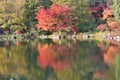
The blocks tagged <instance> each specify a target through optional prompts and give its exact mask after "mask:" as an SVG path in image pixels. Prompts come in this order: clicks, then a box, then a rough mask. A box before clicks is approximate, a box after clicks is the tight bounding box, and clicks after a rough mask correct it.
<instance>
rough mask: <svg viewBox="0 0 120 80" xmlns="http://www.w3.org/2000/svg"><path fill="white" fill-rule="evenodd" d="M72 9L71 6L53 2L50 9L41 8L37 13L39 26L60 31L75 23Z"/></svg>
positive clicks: (39, 27)
mask: <svg viewBox="0 0 120 80" xmlns="http://www.w3.org/2000/svg"><path fill="white" fill-rule="evenodd" d="M71 14H72V10H71V9H70V7H69V6H64V7H63V6H61V5H55V4H53V5H52V7H51V8H50V9H45V8H43V7H42V8H40V9H39V11H38V12H37V14H36V19H37V20H38V24H37V28H38V29H41V28H42V29H44V30H50V31H58V30H63V29H66V28H68V27H71V26H74V25H73V18H72V16H71Z"/></svg>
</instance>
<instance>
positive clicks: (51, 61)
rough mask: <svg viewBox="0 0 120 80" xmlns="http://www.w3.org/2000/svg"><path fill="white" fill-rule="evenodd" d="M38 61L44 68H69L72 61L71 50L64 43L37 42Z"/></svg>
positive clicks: (56, 69)
mask: <svg viewBox="0 0 120 80" xmlns="http://www.w3.org/2000/svg"><path fill="white" fill-rule="evenodd" d="M37 50H38V52H39V55H38V59H37V60H38V63H39V64H40V66H41V67H42V68H44V69H46V68H47V67H52V68H53V69H54V70H55V71H58V70H61V69H70V68H71V67H72V63H73V50H74V48H68V47H67V46H65V45H58V44H50V45H48V44H45V45H41V44H38V47H37Z"/></svg>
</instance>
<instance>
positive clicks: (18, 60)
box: [0, 45, 28, 76]
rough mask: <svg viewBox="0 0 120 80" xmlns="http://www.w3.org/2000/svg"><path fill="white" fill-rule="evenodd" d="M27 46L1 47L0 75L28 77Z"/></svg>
mask: <svg viewBox="0 0 120 80" xmlns="http://www.w3.org/2000/svg"><path fill="white" fill-rule="evenodd" d="M26 51H27V46H26V45H19V46H16V45H12V46H9V47H8V48H6V47H0V74H6V75H11V74H20V75H24V76H25V75H27V74H28V71H27V64H26V53H27V52H26Z"/></svg>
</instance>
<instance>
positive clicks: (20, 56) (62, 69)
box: [0, 40, 120, 80]
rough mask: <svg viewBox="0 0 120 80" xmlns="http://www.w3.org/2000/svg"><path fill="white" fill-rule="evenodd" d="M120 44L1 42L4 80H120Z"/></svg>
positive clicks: (0, 72) (1, 76)
mask: <svg viewBox="0 0 120 80" xmlns="http://www.w3.org/2000/svg"><path fill="white" fill-rule="evenodd" d="M119 48H120V45H119V43H116V42H108V41H107V42H98V41H75V40H60V41H52V40H33V41H27V42H19V41H15V42H10V41H9V42H8V41H3V42H0V80H120V78H119V76H120V55H119Z"/></svg>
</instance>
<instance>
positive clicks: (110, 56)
mask: <svg viewBox="0 0 120 80" xmlns="http://www.w3.org/2000/svg"><path fill="white" fill-rule="evenodd" d="M117 52H118V47H117V46H116V45H111V46H110V47H109V48H108V50H107V51H106V53H105V54H104V61H105V63H107V64H108V65H114V60H115V55H116V54H117Z"/></svg>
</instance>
